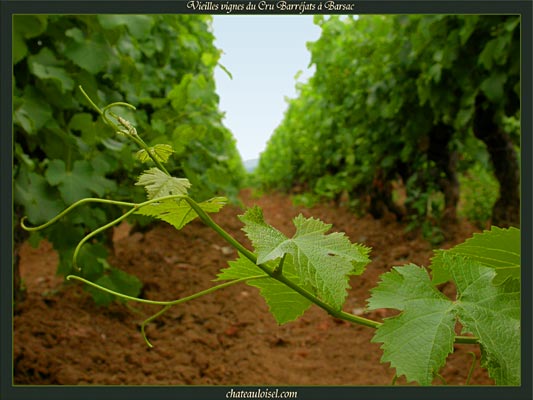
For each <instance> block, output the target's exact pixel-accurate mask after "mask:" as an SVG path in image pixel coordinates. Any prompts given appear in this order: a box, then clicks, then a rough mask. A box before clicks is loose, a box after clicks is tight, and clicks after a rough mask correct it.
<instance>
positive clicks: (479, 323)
mask: <svg viewBox="0 0 533 400" xmlns="http://www.w3.org/2000/svg"><path fill="white" fill-rule="evenodd" d="M441 261H442V262H443V263H445V264H446V265H447V269H448V270H449V271H450V274H451V276H452V279H453V281H454V282H455V284H456V286H457V292H458V294H457V299H456V300H455V301H451V300H449V299H448V298H446V297H445V296H444V295H442V294H441V293H440V292H438V291H437V289H436V288H435V286H434V284H433V283H432V282H431V280H430V278H429V276H428V274H427V272H426V271H425V270H424V269H423V268H420V267H418V266H416V265H408V266H404V267H395V268H394V269H393V271H391V272H388V273H386V274H384V275H383V276H382V278H381V282H380V284H379V285H378V286H377V287H376V288H375V289H374V290H373V291H372V297H371V298H370V300H369V309H376V308H394V309H397V310H401V311H403V312H402V313H401V314H399V315H398V316H395V317H392V318H388V319H385V321H384V323H383V325H382V326H380V327H379V328H378V329H377V331H376V335H375V336H374V338H373V339H372V340H373V341H374V342H380V343H383V346H382V349H383V358H382V361H383V362H390V363H391V366H392V367H394V368H396V371H397V374H398V375H405V376H406V378H407V379H408V380H409V381H417V382H419V383H420V384H422V385H429V384H431V381H432V380H433V378H434V377H435V374H437V373H438V371H439V369H440V368H441V367H442V366H443V365H444V363H445V360H446V357H447V356H448V354H449V353H451V352H452V351H453V341H454V337H455V331H454V328H455V322H456V319H457V320H458V321H459V322H460V323H461V324H462V326H463V333H470V334H474V335H476V336H477V337H478V338H479V342H480V344H481V348H482V351H483V361H482V362H483V365H484V366H485V367H486V368H487V369H488V371H489V375H490V376H491V377H492V378H493V379H494V380H495V381H496V384H498V385H519V384H520V291H519V285H518V283H517V282H516V281H509V283H506V284H504V285H499V286H495V285H494V284H493V283H492V281H493V279H494V276H495V271H494V269H492V268H488V267H485V266H484V265H482V264H481V263H480V262H478V261H476V260H475V259H473V258H468V257H462V256H458V255H456V254H453V253H444V254H443V256H442V258H441ZM504 343H505V345H503V344H504ZM399 349H401V350H402V351H398V350H399Z"/></svg>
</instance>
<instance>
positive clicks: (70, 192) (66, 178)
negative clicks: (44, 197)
mask: <svg viewBox="0 0 533 400" xmlns="http://www.w3.org/2000/svg"><path fill="white" fill-rule="evenodd" d="M45 177H46V180H47V181H48V183H50V185H52V186H57V187H58V189H59V192H60V193H61V196H62V198H63V200H64V201H65V203H67V204H70V203H74V202H76V201H78V200H81V199H83V198H84V197H90V196H91V194H92V193H95V194H96V195H98V196H103V195H104V194H105V193H106V191H109V190H113V189H114V188H115V186H116V184H115V182H114V181H111V180H109V179H106V178H104V177H102V176H100V175H97V174H96V173H95V171H94V169H93V167H92V166H91V164H90V163H89V162H88V161H86V160H77V161H74V165H73V168H72V170H71V171H67V169H66V166H65V162H64V161H63V160H58V159H56V160H52V161H50V163H49V164H48V168H47V170H46V173H45Z"/></svg>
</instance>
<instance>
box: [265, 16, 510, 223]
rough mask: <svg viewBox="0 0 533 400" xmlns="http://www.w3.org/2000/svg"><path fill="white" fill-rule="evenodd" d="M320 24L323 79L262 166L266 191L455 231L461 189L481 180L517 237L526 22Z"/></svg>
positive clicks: (301, 99) (352, 20)
mask: <svg viewBox="0 0 533 400" xmlns="http://www.w3.org/2000/svg"><path fill="white" fill-rule="evenodd" d="M315 21H316V23H317V24H318V25H319V26H320V27H321V28H322V35H321V37H320V39H319V40H318V41H316V42H314V43H310V44H309V49H310V51H311V54H312V64H314V65H315V67H316V72H315V74H314V76H313V77H312V78H311V79H310V80H309V81H308V82H307V83H305V84H300V86H299V88H298V89H299V96H298V97H297V98H296V99H292V100H290V101H289V104H288V110H287V111H286V114H285V118H284V120H283V121H282V123H281V125H280V126H279V127H278V128H277V130H276V131H275V133H274V135H273V136H272V138H271V140H270V142H269V144H268V146H267V149H266V151H265V152H264V153H263V154H262V156H261V159H260V162H259V166H258V169H257V176H258V179H259V180H260V181H261V182H262V183H263V185H265V186H266V187H268V188H278V189H279V188H281V189H285V190H289V189H291V188H294V187H295V186H297V187H299V188H303V189H306V190H309V191H312V192H314V193H315V194H317V195H319V196H322V197H326V198H330V199H335V198H337V199H338V198H340V197H343V196H345V195H349V197H350V198H351V199H352V201H354V202H355V201H357V202H359V205H360V206H361V207H363V208H365V209H368V210H369V211H370V212H372V214H373V215H375V216H378V217H379V216H381V215H383V214H384V213H385V212H387V211H391V212H393V213H395V214H396V215H397V216H398V217H400V218H403V217H405V216H406V215H408V216H409V217H410V218H416V220H417V221H419V222H420V221H426V222H427V221H429V220H430V219H432V220H433V221H435V220H437V222H438V220H442V221H447V220H450V221H453V220H454V219H455V217H456V214H457V204H458V201H459V199H460V191H459V180H460V179H462V180H465V179H467V180H468V183H467V184H468V185H469V186H471V185H475V184H476V182H479V181H478V176H479V175H480V174H479V173H478V172H479V171H480V170H481V171H483V175H482V177H483V178H484V181H483V183H487V182H490V183H491V185H490V187H491V188H494V189H493V190H494V191H496V194H495V195H492V196H488V197H487V198H486V199H485V201H486V202H489V204H488V205H487V206H486V207H485V208H489V210H490V209H491V208H492V207H493V206H494V207H493V211H492V213H490V212H489V216H490V214H492V215H491V216H492V222H493V223H494V224H496V225H501V226H508V225H518V223H519V167H518V165H519V164H518V161H517V154H516V153H517V148H518V146H519V141H520V124H519V119H520V107H519V94H520V20H519V17H516V16H475V15H469V16H446V15H434V16H421V15H412V16H401V15H399V16H360V17H346V18H337V17H330V18H327V19H326V18H324V17H316V20H315ZM492 182H497V183H492ZM498 184H499V186H500V187H499V195H498V194H497V193H498V192H497V190H498ZM398 185H400V186H401V187H403V188H404V189H405V194H406V198H405V201H403V202H398V201H395V198H394V197H395V188H397V187H398ZM477 185H478V186H479V185H480V184H479V183H477ZM463 199H464V198H463ZM467 200H471V199H470V198H469V199H467ZM477 206H479V204H477ZM470 207H472V205H470ZM484 215H485V218H486V216H487V215H486V213H485V214H484ZM481 218H484V217H483V215H476V216H475V217H474V219H481ZM415 222H416V221H415ZM476 222H481V221H476ZM485 222H486V221H485Z"/></svg>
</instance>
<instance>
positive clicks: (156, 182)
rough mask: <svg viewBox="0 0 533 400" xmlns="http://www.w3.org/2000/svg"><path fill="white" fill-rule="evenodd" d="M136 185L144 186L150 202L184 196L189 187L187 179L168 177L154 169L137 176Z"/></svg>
mask: <svg viewBox="0 0 533 400" xmlns="http://www.w3.org/2000/svg"><path fill="white" fill-rule="evenodd" d="M136 185H138V186H144V188H145V189H146V193H147V195H148V199H150V200H151V199H157V198H159V197H165V196H171V195H174V194H186V193H187V189H189V187H190V186H191V184H190V182H189V180H188V179H184V178H174V177H173V176H168V175H167V174H165V173H164V172H163V171H161V170H160V169H159V168H155V167H154V168H150V169H149V170H147V171H144V172H143V173H142V174H141V176H139V179H138V181H137V183H136Z"/></svg>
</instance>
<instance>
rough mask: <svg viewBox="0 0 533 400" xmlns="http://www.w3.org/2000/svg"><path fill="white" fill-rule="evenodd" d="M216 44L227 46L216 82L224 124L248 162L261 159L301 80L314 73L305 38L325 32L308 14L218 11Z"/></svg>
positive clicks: (222, 48) (309, 38)
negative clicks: (227, 12)
mask: <svg viewBox="0 0 533 400" xmlns="http://www.w3.org/2000/svg"><path fill="white" fill-rule="evenodd" d="M213 31H214V35H215V38H216V39H215V46H216V47H217V48H219V49H221V50H222V52H223V53H222V56H221V58H220V60H219V63H220V64H222V65H223V66H224V67H225V68H227V69H228V70H229V72H230V73H231V74H232V77H233V79H231V78H230V77H229V76H228V75H227V74H226V72H224V71H223V70H222V69H221V68H219V67H217V68H216V70H215V81H216V86H217V93H218V95H219V97H220V105H219V108H220V110H221V111H223V112H225V118H224V125H225V126H226V127H227V128H228V129H230V130H231V131H232V133H233V135H234V136H235V139H236V140H237V148H238V150H239V152H240V153H241V157H242V159H243V161H246V160H251V159H256V158H259V155H260V153H261V152H262V151H263V150H264V149H265V147H266V143H267V141H268V139H269V138H270V136H271V135H272V133H273V132H274V130H275V128H276V127H277V126H278V125H279V124H280V122H281V121H282V119H283V114H284V112H285V110H286V108H287V103H286V100H285V98H286V97H288V98H295V97H296V82H297V81H296V79H295V77H296V74H297V73H298V72H299V71H302V74H301V75H300V77H299V78H298V82H305V81H307V80H308V78H309V77H310V76H312V74H313V71H314V69H312V68H311V69H309V68H308V66H309V62H310V60H311V55H310V52H309V50H307V47H306V43H307V42H309V41H311V42H313V41H316V40H317V39H318V38H319V37H320V28H319V27H318V26H316V25H314V24H313V16H307V15H302V16H298V15H280V16H273V15H246V16H243V15H215V16H214V17H213Z"/></svg>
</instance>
